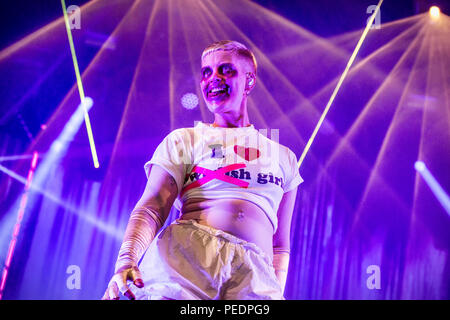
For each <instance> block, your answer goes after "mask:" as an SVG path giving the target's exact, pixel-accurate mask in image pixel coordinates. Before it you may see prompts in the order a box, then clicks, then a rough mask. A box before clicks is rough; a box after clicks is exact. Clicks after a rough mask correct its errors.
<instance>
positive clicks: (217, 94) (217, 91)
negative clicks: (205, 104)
mask: <svg viewBox="0 0 450 320" xmlns="http://www.w3.org/2000/svg"><path fill="white" fill-rule="evenodd" d="M229 92H230V87H229V86H227V85H222V86H217V87H214V86H212V87H210V88H208V89H207V91H206V96H207V97H208V99H212V100H216V99H218V98H222V97H224V96H226V95H228V94H229Z"/></svg>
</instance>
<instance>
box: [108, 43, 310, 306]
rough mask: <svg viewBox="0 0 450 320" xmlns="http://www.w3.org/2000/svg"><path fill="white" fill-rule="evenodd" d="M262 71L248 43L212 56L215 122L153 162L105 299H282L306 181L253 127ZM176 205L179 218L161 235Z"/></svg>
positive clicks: (207, 84)
mask: <svg viewBox="0 0 450 320" xmlns="http://www.w3.org/2000/svg"><path fill="white" fill-rule="evenodd" d="M256 71H257V63H256V59H255V56H254V54H253V53H252V52H251V51H250V50H249V49H248V48H246V47H245V46H244V45H243V44H241V43H238V42H236V41H229V40H225V41H219V42H215V43H213V44H211V45H210V46H208V47H207V48H206V49H205V50H204V52H203V54H202V68H201V76H202V78H201V82H200V86H201V90H202V92H203V98H204V100H205V102H206V105H207V107H208V109H209V110H210V111H211V112H213V113H214V123H212V124H206V123H203V122H199V123H198V124H196V125H195V126H194V127H192V128H181V129H176V130H174V131H172V132H171V133H170V134H168V135H167V136H166V137H165V139H164V140H163V141H162V142H161V143H160V145H159V146H158V147H157V149H156V151H155V152H154V154H153V157H152V158H151V160H150V161H149V162H147V163H146V164H145V166H144V168H145V170H146V174H147V177H148V182H147V185H146V187H145V190H144V193H143V195H142V197H141V198H140V200H139V201H138V203H137V204H136V206H135V208H134V210H133V211H132V213H131V215H130V219H129V222H128V225H127V229H126V232H125V236H124V240H123V243H122V246H121V248H120V251H119V256H118V259H117V262H116V266H115V274H114V275H113V277H112V279H111V281H110V282H109V285H108V288H107V290H106V292H105V294H104V296H103V299H119V293H122V294H124V295H125V296H126V297H128V298H130V299H136V298H137V299H227V300H230V299H234V300H244V299H284V296H283V292H284V288H285V283H286V277H287V271H288V265H289V250H290V242H289V240H290V226H291V218H292V213H293V209H294V204H295V199H296V194H297V187H298V185H299V184H300V183H301V182H302V181H303V180H302V178H301V177H300V175H299V172H298V167H297V158H296V156H295V154H294V153H293V152H292V151H291V150H290V149H289V148H287V147H285V146H283V145H281V144H279V143H278V141H274V139H272V137H271V139H269V138H267V137H266V134H263V133H264V132H259V131H258V130H256V129H255V128H254V126H253V125H252V124H251V123H250V120H249V116H248V113H247V100H248V95H249V94H250V92H251V91H252V90H253V88H254V87H255V84H256ZM172 205H174V206H175V207H176V208H177V209H179V211H180V217H179V218H178V219H176V220H175V221H174V222H172V223H171V224H170V225H169V226H167V227H166V228H165V229H163V230H162V231H161V232H159V231H160V229H161V227H162V226H163V225H164V223H165V221H166V219H167V217H168V215H169V213H170V210H171V208H172ZM158 232H159V233H158Z"/></svg>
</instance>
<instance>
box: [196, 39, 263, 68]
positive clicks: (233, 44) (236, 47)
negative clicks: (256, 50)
mask: <svg viewBox="0 0 450 320" xmlns="http://www.w3.org/2000/svg"><path fill="white" fill-rule="evenodd" d="M216 51H231V52H232V53H235V54H237V55H239V56H241V57H243V58H245V59H247V60H248V61H249V62H250V63H251V65H252V66H253V69H254V72H255V74H256V69H257V68H258V64H257V62H256V58H255V55H254V54H253V52H252V51H250V49H248V48H247V47H246V46H245V45H243V44H242V43H240V42H237V41H232V40H221V41H216V42H214V43H212V44H210V45H209V46H207V47H206V48H205V49H204V50H203V53H202V60H203V58H204V57H206V56H207V55H208V54H210V53H212V52H216Z"/></svg>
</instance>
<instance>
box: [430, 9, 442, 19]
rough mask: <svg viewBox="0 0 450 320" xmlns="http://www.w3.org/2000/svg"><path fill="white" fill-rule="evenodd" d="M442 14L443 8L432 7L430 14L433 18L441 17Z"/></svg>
mask: <svg viewBox="0 0 450 320" xmlns="http://www.w3.org/2000/svg"><path fill="white" fill-rule="evenodd" d="M440 14H441V10H440V9H439V7H436V6H432V7H431V8H430V16H431V18H433V19H437V18H439V16H440Z"/></svg>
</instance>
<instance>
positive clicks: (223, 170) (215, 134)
mask: <svg viewBox="0 0 450 320" xmlns="http://www.w3.org/2000/svg"><path fill="white" fill-rule="evenodd" d="M267 131H268V130H266V129H264V130H259V131H258V130H256V129H255V128H254V126H253V125H251V126H249V127H243V128H222V127H212V126H210V125H208V124H205V123H203V122H198V123H197V125H196V126H195V127H193V128H180V129H176V130H173V131H172V132H170V133H169V134H168V135H167V136H166V137H165V138H164V140H163V141H162V142H161V143H160V144H159V146H158V147H157V148H156V150H155V152H154V154H153V157H152V158H151V160H150V161H148V162H147V163H146V164H145V166H144V169H145V172H146V174H147V177H148V174H149V167H150V165H151V164H157V165H159V166H161V167H162V168H164V169H165V170H166V171H167V172H168V173H169V174H170V175H171V176H172V177H173V178H174V179H175V181H176V183H177V186H178V197H177V199H176V200H175V203H174V206H175V208H177V209H178V210H181V207H182V203H184V202H185V201H186V200H187V199H190V198H203V199H243V200H248V201H250V202H252V203H254V204H255V205H257V206H259V207H260V208H261V209H262V210H263V211H264V212H265V213H266V215H267V217H268V219H269V220H270V222H271V223H272V225H273V229H274V233H275V231H276V229H277V226H278V219H277V211H278V206H279V204H280V201H281V199H282V197H283V194H284V193H285V192H288V191H291V190H292V189H294V188H295V187H297V186H298V185H299V184H300V183H302V182H303V179H302V178H301V177H300V174H299V170H298V166H297V157H296V156H295V154H294V153H293V152H292V151H291V150H290V149H289V148H288V147H286V146H283V145H281V144H279V143H278V130H270V131H269V133H270V139H269V138H267V135H268V134H267V133H268V132H267Z"/></svg>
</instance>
